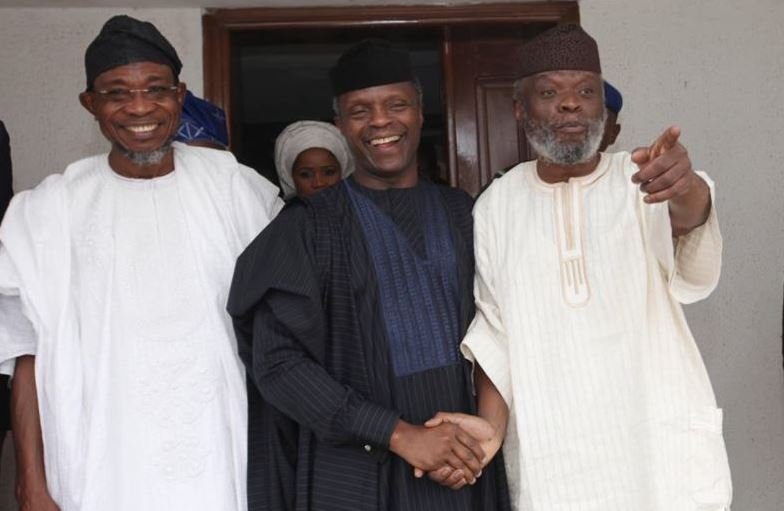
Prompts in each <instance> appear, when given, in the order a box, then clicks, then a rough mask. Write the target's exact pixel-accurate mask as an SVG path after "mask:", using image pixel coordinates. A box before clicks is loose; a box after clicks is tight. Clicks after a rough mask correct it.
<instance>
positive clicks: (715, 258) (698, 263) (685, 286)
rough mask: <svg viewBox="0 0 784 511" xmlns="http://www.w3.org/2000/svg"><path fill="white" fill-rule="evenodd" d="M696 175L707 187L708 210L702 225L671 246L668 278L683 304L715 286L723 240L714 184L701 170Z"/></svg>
mask: <svg viewBox="0 0 784 511" xmlns="http://www.w3.org/2000/svg"><path fill="white" fill-rule="evenodd" d="M698 174H699V175H700V177H701V178H702V179H703V180H704V181H705V182H706V183H707V184H708V187H709V188H710V194H711V210H710V213H709V215H708V220H707V221H706V222H705V223H704V224H702V225H701V226H699V227H697V228H695V229H694V230H692V231H691V232H690V233H688V234H686V235H684V236H680V237H679V238H678V240H677V244H676V247H675V271H674V272H673V274H672V277H671V279H670V291H671V292H672V294H673V296H674V297H675V298H676V299H677V300H678V301H679V302H681V303H686V304H688V303H693V302H696V301H698V300H702V299H704V298H706V297H707V296H708V295H710V293H711V292H713V290H714V289H715V288H716V285H717V284H718V282H719V275H720V273H721V252H722V246H723V241H722V237H721V232H720V230H719V220H718V216H717V214H716V195H715V190H714V185H713V181H711V180H710V178H709V177H708V176H707V175H706V174H705V173H703V172H699V173H698Z"/></svg>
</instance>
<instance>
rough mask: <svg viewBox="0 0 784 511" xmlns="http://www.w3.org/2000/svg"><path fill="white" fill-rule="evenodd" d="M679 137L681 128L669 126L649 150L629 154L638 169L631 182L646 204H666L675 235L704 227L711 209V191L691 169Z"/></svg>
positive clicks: (686, 152)
mask: <svg viewBox="0 0 784 511" xmlns="http://www.w3.org/2000/svg"><path fill="white" fill-rule="evenodd" d="M680 136H681V130H680V128H678V127H677V126H671V127H669V128H667V129H666V130H665V131H664V133H662V134H661V135H660V136H659V138H657V139H656V140H655V141H654V143H653V144H651V146H650V147H644V148H639V149H636V150H635V151H634V152H633V153H632V161H633V162H634V163H636V164H637V165H638V166H639V167H640V170H639V171H638V172H637V173H636V174H634V175H633V176H632V181H633V182H635V183H637V184H639V185H640V190H642V191H643V192H644V193H646V194H648V195H647V196H646V197H645V199H644V200H645V202H647V203H649V204H654V203H657V202H664V201H669V209H670V222H671V224H672V232H673V235H675V236H683V235H684V234H688V233H689V232H690V231H691V230H692V229H694V228H696V227H699V226H700V225H702V224H704V223H705V222H706V220H707V219H708V215H709V214H710V209H711V200H710V189H709V188H708V185H707V183H705V181H703V180H702V179H701V178H700V177H699V176H698V175H697V174H696V173H695V172H694V169H692V166H691V160H690V159H689V153H688V151H686V148H685V147H683V145H681V144H680V142H678V139H679V138H680Z"/></svg>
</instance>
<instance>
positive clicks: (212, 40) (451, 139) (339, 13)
mask: <svg viewBox="0 0 784 511" xmlns="http://www.w3.org/2000/svg"><path fill="white" fill-rule="evenodd" d="M579 21H580V12H579V6H578V4H577V1H555V2H526V3H492V4H468V5H412V6H351V7H283V8H264V7H262V8H241V9H207V10H206V12H205V14H204V15H203V16H202V31H203V43H204V45H203V67H204V96H205V98H206V99H207V100H209V101H211V102H212V103H214V104H216V105H218V106H219V107H221V108H223V110H224V111H225V112H226V120H227V124H228V128H229V135H231V131H232V104H231V93H232V87H233V83H232V73H231V65H232V58H233V55H232V47H231V41H232V36H233V35H236V34H239V33H242V32H248V31H256V30H262V31H274V30H307V29H341V28H373V27H384V28H389V27H408V28H414V27H434V26H437V27H443V28H444V31H445V37H444V40H443V41H444V42H443V47H442V54H443V56H444V57H445V58H444V59H443V62H444V69H443V76H444V81H443V83H444V86H445V87H446V88H447V89H446V90H445V101H444V115H445V118H446V120H447V125H446V131H447V133H446V136H447V145H448V149H449V150H448V154H449V168H450V173H453V174H454V173H456V161H457V153H456V133H455V129H456V127H455V119H454V114H455V107H454V97H453V94H452V91H450V90H449V89H448V88H449V86H450V84H451V83H453V78H454V76H455V73H454V70H453V69H452V66H451V60H450V59H449V58H447V57H448V56H449V55H450V54H451V43H450V38H449V37H448V34H449V27H450V26H466V25H492V24H504V25H514V24H529V23H579ZM450 177H451V180H452V182H453V183H456V182H457V181H458V180H459V178H458V176H457V175H456V174H455V175H452V176H450Z"/></svg>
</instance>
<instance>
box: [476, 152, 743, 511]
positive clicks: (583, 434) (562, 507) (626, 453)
mask: <svg viewBox="0 0 784 511" xmlns="http://www.w3.org/2000/svg"><path fill="white" fill-rule="evenodd" d="M636 171H637V167H636V166H635V165H634V164H633V163H632V162H631V159H630V155H629V154H628V153H617V154H602V156H601V160H600V162H599V165H598V166H597V168H596V170H595V171H594V172H593V173H591V174H590V175H588V176H585V177H581V178H573V179H570V180H569V181H568V182H566V183H558V184H547V183H545V182H544V181H542V180H541V179H540V178H539V177H538V175H537V172H536V163H535V162H528V163H523V164H520V165H518V166H517V167H515V168H514V169H512V170H510V171H509V172H508V173H507V174H506V175H505V176H504V177H502V178H500V179H497V180H496V181H495V182H494V183H493V184H492V185H491V186H490V187H489V188H488V190H487V191H486V192H485V193H484V194H483V195H482V196H481V197H480V198H479V200H478V201H477V204H476V207H475V209H474V221H475V227H474V229H475V243H476V265H477V273H476V282H475V297H476V304H477V315H476V318H475V319H474V322H473V323H472V325H471V327H470V328H469V331H468V334H467V336H466V338H465V340H464V342H463V345H462V349H463V352H464V353H465V355H466V356H467V357H469V358H471V359H475V360H478V361H479V364H480V365H481V366H482V368H483V369H484V371H485V372H486V373H487V374H488V375H489V377H490V378H491V379H492V381H493V382H494V384H495V385H496V387H498V389H499V391H500V392H501V394H502V395H503V396H504V398H505V400H506V401H507V403H508V404H510V409H511V417H510V425H509V430H508V432H507V437H506V442H505V445H504V456H505V458H506V463H507V476H508V478H509V484H510V487H511V491H512V499H513V503H514V504H515V505H516V509H518V510H521V511H523V510H524V511H567V510H568V511H588V510H592V511H593V510H595V511H632V510H633V511H697V510H699V511H716V510H724V509H729V504H730V500H731V483H730V473H729V466H728V463H727V456H726V452H725V448H724V441H723V439H722V412H721V410H719V409H718V408H716V401H715V398H714V395H713V391H712V389H711V385H710V381H709V380H708V375H707V373H706V370H705V366H704V364H703V362H702V359H701V357H700V353H699V351H698V348H697V346H696V344H695V342H694V339H693V337H692V335H691V333H690V331H689V328H688V326H687V324H686V320H685V317H684V315H683V311H682V309H681V305H680V304H681V303H691V302H694V301H697V300H700V299H702V298H705V297H706V296H708V294H710V292H711V291H712V290H713V289H714V288H715V286H716V284H717V281H718V277H719V272H720V266H721V248H722V240H721V234H720V233H719V228H718V221H717V219H716V213H715V197H714V202H713V207H712V211H711V214H710V218H709V219H708V221H707V223H706V224H705V225H703V226H701V227H699V228H697V229H695V230H694V231H692V232H691V233H689V234H688V235H687V236H683V237H680V238H678V240H677V243H674V242H673V238H672V231H671V227H670V218H669V212H668V206H667V204H666V203H665V204H656V205H649V204H646V203H644V202H643V200H642V196H643V195H642V193H641V192H640V191H639V189H638V187H637V186H636V185H634V184H633V183H632V182H631V175H632V174H634V173H635V172H636ZM702 177H703V179H705V180H706V182H708V184H709V185H710V187H711V195H712V196H713V183H712V182H711V181H710V180H709V179H708V178H707V176H704V175H702Z"/></svg>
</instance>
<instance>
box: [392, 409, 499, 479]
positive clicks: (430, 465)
mask: <svg viewBox="0 0 784 511" xmlns="http://www.w3.org/2000/svg"><path fill="white" fill-rule="evenodd" d="M389 449H390V450H391V451H392V452H394V453H395V454H397V455H398V456H400V457H401V458H403V459H404V460H406V461H407V462H408V463H409V464H411V465H412V466H413V467H416V468H418V469H421V470H422V471H424V472H430V471H434V470H436V469H439V468H441V467H444V466H445V465H446V466H449V467H450V468H451V469H452V470H454V471H455V472H459V477H460V479H461V480H463V479H467V480H468V483H469V484H473V483H474V482H476V478H477V477H478V475H479V474H481V472H482V460H483V459H484V458H485V453H484V451H483V450H482V448H481V446H480V445H479V442H477V441H476V439H474V437H472V436H471V435H469V434H468V433H466V432H465V431H464V430H463V429H462V428H461V427H460V426H458V425H457V424H452V423H447V422H444V423H443V424H440V425H438V426H435V427H425V426H415V425H413V424H409V423H407V422H405V421H403V420H399V421H398V423H397V425H396V426H395V430H394V432H393V433H392V438H391V439H390V442H389ZM456 477H457V476H456Z"/></svg>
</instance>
